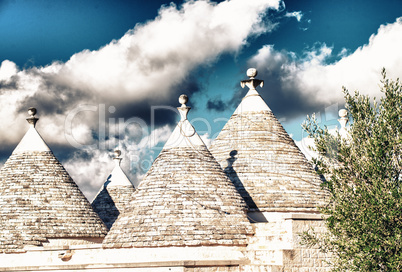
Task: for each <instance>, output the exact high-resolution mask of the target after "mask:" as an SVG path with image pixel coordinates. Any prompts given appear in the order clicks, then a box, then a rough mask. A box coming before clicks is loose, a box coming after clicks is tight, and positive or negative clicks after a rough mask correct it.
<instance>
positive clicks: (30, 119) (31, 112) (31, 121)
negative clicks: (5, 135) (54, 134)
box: [26, 107, 39, 127]
mask: <svg viewBox="0 0 402 272" xmlns="http://www.w3.org/2000/svg"><path fill="white" fill-rule="evenodd" d="M28 114H29V115H30V116H29V117H28V118H27V119H26V120H27V121H28V123H29V124H30V125H31V126H32V127H35V125H36V122H38V120H39V118H36V117H35V114H36V109H35V108H33V107H31V108H29V109H28Z"/></svg>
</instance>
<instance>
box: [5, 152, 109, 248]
mask: <svg viewBox="0 0 402 272" xmlns="http://www.w3.org/2000/svg"><path fill="white" fill-rule="evenodd" d="M0 215H1V216H0V252H10V251H21V250H22V249H23V246H24V245H41V244H42V243H43V242H45V241H46V240H47V239H46V238H63V237H64V238H66V237H74V238H80V237H81V238H84V237H87V238H89V237H103V236H104V235H105V234H106V232H107V230H106V227H105V225H104V224H103V223H102V221H101V220H100V219H99V217H98V216H97V214H96V213H95V212H94V211H93V210H92V207H91V205H90V203H89V202H88V201H87V199H86V198H85V196H84V195H83V194H82V192H81V191H80V190H79V188H78V186H77V185H76V184H75V182H74V181H73V180H72V179H71V177H70V176H69V174H68V173H67V171H66V170H65V169H64V167H63V166H62V165H61V164H60V162H59V161H58V160H57V159H56V158H55V156H54V155H53V153H52V152H51V151H27V152H23V153H20V152H19V153H13V154H12V155H11V156H10V158H9V159H8V160H7V161H6V163H5V164H4V166H3V168H2V169H1V171H0Z"/></svg>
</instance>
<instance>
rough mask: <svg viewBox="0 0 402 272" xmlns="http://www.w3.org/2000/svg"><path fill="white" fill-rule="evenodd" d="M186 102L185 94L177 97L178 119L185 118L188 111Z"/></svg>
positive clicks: (182, 119)
mask: <svg viewBox="0 0 402 272" xmlns="http://www.w3.org/2000/svg"><path fill="white" fill-rule="evenodd" d="M187 102H188V96H187V95H185V94H182V95H180V97H179V103H180V104H181V107H178V108H177V109H178V110H179V113H180V117H181V119H180V121H184V120H187V114H188V112H189V111H190V109H191V108H190V107H187V106H186V103H187Z"/></svg>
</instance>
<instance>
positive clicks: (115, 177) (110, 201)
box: [92, 150, 135, 229]
mask: <svg viewBox="0 0 402 272" xmlns="http://www.w3.org/2000/svg"><path fill="white" fill-rule="evenodd" d="M115 155H116V157H115V158H114V159H113V160H114V161H115V164H116V165H115V167H114V168H113V170H112V172H111V173H110V175H109V176H108V178H107V180H106V182H105V183H104V184H103V186H102V188H101V190H100V191H99V192H98V194H97V195H96V196H95V198H94V200H93V201H92V207H93V208H94V211H95V212H96V213H97V214H98V215H99V217H100V218H101V219H102V221H103V222H104V223H105V225H106V226H107V227H108V228H109V229H110V228H111V227H112V225H113V223H114V222H115V221H116V219H117V217H118V216H119V214H121V213H123V212H124V209H125V208H126V206H127V204H128V202H129V201H130V199H131V198H132V196H133V193H134V192H135V188H134V186H133V184H132V183H131V182H130V180H129V179H128V177H127V176H126V174H125V173H124V172H123V169H121V167H120V162H121V160H122V158H121V157H120V155H121V152H120V150H115Z"/></svg>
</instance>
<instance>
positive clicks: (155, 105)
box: [0, 0, 402, 198]
mask: <svg viewBox="0 0 402 272" xmlns="http://www.w3.org/2000/svg"><path fill="white" fill-rule="evenodd" d="M399 17H402V1H400V0H389V1H377V0H375V1H374V0H373V1H361V0H356V1H340V0H338V1H332V0H327V1H322V0H305V1H296V0H293V1H284V2H283V1H282V2H280V1H274V0H255V1H248V0H231V1H218V2H214V1H191V2H183V1H175V2H169V1H136V0H134V1H99V0H96V1H95V0H86V1H74V0H73V1H60V0H57V1H50V0H47V1H45V0H13V1H11V0H0V37H1V40H2V42H1V43H0V63H1V66H0V97H1V98H0V107H1V108H0V114H1V115H2V120H3V121H2V122H0V129H1V131H3V133H2V135H1V136H0V138H1V142H2V145H1V147H0V160H1V161H3V162H4V161H5V160H6V159H7V158H8V156H9V155H10V154H11V152H12V150H13V149H14V148H15V146H16V144H17V143H18V141H19V140H20V139H21V137H22V135H23V134H24V132H25V131H26V129H27V127H26V124H25V120H24V119H25V118H26V115H27V114H26V109H27V108H28V107H30V106H34V107H37V108H38V117H40V119H41V121H40V122H39V123H38V130H39V131H40V133H41V134H42V136H43V137H44V138H45V140H46V141H47V142H48V144H49V145H50V147H51V148H52V149H53V151H54V152H55V154H56V156H57V157H58V158H59V159H60V160H61V161H62V162H63V163H64V165H65V167H66V168H67V170H68V171H69V172H70V174H71V175H72V176H73V178H74V179H75V181H76V182H77V183H78V184H79V185H80V187H81V189H82V190H83V191H84V193H86V195H87V196H88V197H89V198H91V197H92V196H93V194H94V192H95V191H96V190H97V188H98V187H100V186H101V184H102V182H103V180H104V179H105V178H106V177H107V174H108V173H103V172H104V171H106V172H107V170H105V169H110V170H111V168H112V167H113V163H112V162H111V160H110V156H109V155H110V153H111V152H110V151H111V150H113V149H114V148H115V147H116V146H119V147H120V148H121V149H122V150H123V153H125V154H126V155H125V156H126V159H125V160H124V161H123V162H124V163H125V164H124V163H123V165H124V166H125V167H126V168H125V169H126V172H127V173H128V174H129V176H130V178H131V179H132V180H133V182H134V183H138V181H139V180H140V179H141V175H143V174H144V172H145V171H146V169H147V168H148V167H149V166H150V164H151V163H152V160H153V158H154V157H155V156H156V155H157V154H158V152H159V151H160V148H161V146H163V143H164V141H166V139H167V137H168V136H169V134H170V132H171V131H172V129H173V127H174V125H175V122H176V120H177V115H176V113H174V112H173V110H172V107H177V106H179V104H178V102H177V98H178V96H179V95H180V94H181V93H186V94H188V95H189V98H190V102H189V104H190V105H191V106H192V110H191V112H190V114H189V118H190V119H192V120H194V126H195V127H196V129H197V130H198V132H199V134H201V135H203V137H204V139H205V141H206V142H208V141H210V140H213V138H214V137H216V135H217V133H219V131H220V129H221V128H222V126H223V125H224V124H225V122H226V120H227V119H228V118H230V116H231V114H232V113H233V111H234V110H235V108H236V106H237V104H238V103H239V102H240V100H241V98H242V97H243V96H244V94H245V92H246V91H247V90H243V89H241V87H240V84H239V81H240V80H243V79H245V72H246V70H247V68H249V67H256V68H257V69H258V71H259V75H258V78H260V79H263V80H265V86H264V87H263V88H262V89H259V92H260V94H261V95H262V97H263V98H264V100H265V101H266V102H267V104H268V105H269V106H270V108H271V109H272V111H273V112H274V114H275V115H276V116H277V117H278V118H279V119H280V121H281V123H282V124H283V125H284V127H285V129H286V130H287V131H288V133H290V134H291V135H292V136H293V138H294V139H295V140H296V141H299V140H300V139H301V138H302V137H303V136H304V135H303V131H302V130H301V127H300V124H301V122H302V121H303V120H304V119H305V117H306V115H307V114H311V113H313V112H317V113H318V114H319V117H320V118H321V120H322V123H325V124H328V125H330V126H332V125H336V124H337V121H336V119H337V111H338V110H339V109H340V108H342V107H343V104H342V97H343V95H342V86H345V87H347V88H348V89H349V90H351V91H353V90H359V91H361V92H363V93H366V94H370V95H372V96H380V92H379V88H378V84H379V80H380V71H381V69H382V68H383V67H385V68H386V69H387V72H388V74H389V76H390V77H392V78H397V77H401V75H402V52H401V51H402V50H400V48H402V19H398V18H399ZM173 109H174V108H173Z"/></svg>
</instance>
